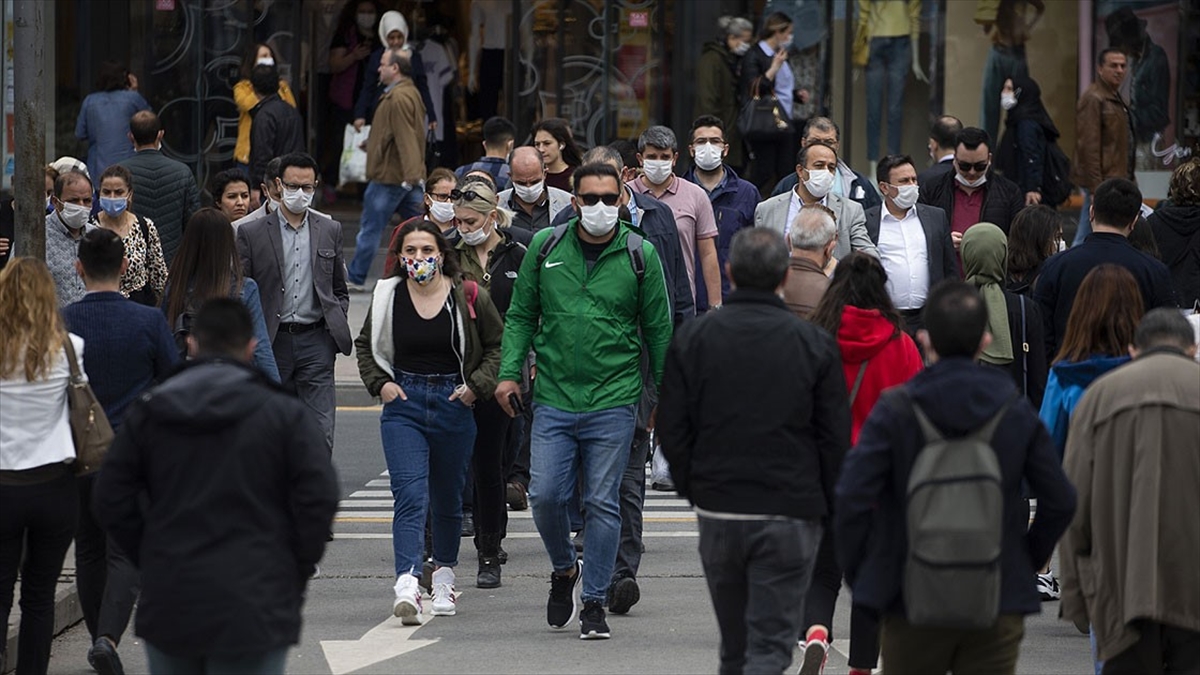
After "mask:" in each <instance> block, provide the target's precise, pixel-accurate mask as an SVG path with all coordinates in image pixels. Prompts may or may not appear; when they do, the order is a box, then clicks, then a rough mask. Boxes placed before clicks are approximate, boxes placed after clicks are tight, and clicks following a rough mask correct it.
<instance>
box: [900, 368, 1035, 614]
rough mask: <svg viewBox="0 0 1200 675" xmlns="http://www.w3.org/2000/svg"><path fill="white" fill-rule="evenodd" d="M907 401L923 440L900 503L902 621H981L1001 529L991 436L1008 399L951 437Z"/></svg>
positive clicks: (995, 578) (991, 589)
mask: <svg viewBox="0 0 1200 675" xmlns="http://www.w3.org/2000/svg"><path fill="white" fill-rule="evenodd" d="M901 391H904V390H901ZM909 401H910V403H911V405H912V409H913V412H914V413H915V414H916V417H917V423H918V424H919V425H920V427H921V433H922V434H923V435H924V437H925V447H923V448H922V449H921V451H920V453H919V454H918V455H917V458H916V461H915V462H914V463H913V468H912V472H911V473H910V474H909V478H908V492H907V499H906V502H905V503H906V504H907V506H906V525H907V532H908V558H907V559H906V560H905V563H904V606H905V608H906V610H907V614H908V617H907V618H908V621H909V622H910V623H912V624H914V625H917V626H938V627H946V628H988V627H990V626H992V625H993V624H994V623H995V622H996V617H997V616H998V615H999V608H1000V549H1001V540H1002V538H1003V534H1004V533H1003V529H1004V528H1003V523H1004V494H1003V490H1002V488H1001V484H1002V483H1001V476H1000V461H999V460H998V459H997V457H996V451H995V450H994V449H993V448H992V444H991V442H992V436H993V434H995V432H996V427H997V426H998V425H999V424H1000V420H1001V419H1003V417H1004V415H1005V413H1007V412H1008V409H1009V407H1010V406H1011V405H1012V400H1010V401H1008V402H1007V403H1005V404H1004V405H1003V406H1002V407H1001V408H1000V410H999V411H998V412H996V414H995V415H992V417H991V418H990V419H989V420H988V421H987V422H985V423H984V424H983V426H981V427H980V428H979V429H977V430H976V431H973V432H971V433H969V434H967V435H965V436H961V437H959V438H950V439H947V438H944V437H943V436H942V434H941V432H939V431H938V429H937V427H935V426H934V425H933V423H932V422H930V421H929V417H927V416H926V415H925V412H924V411H922V410H921V407H920V406H919V405H917V403H916V402H915V401H912V400H911V399H909Z"/></svg>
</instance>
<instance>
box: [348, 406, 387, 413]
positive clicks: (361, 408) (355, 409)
mask: <svg viewBox="0 0 1200 675" xmlns="http://www.w3.org/2000/svg"><path fill="white" fill-rule="evenodd" d="M381 410H383V406H381V405H339V406H338V407H337V411H338V412H379V411H381Z"/></svg>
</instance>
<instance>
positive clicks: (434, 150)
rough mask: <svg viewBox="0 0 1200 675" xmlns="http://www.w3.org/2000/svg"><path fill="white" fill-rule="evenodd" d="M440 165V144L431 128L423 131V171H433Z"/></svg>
mask: <svg viewBox="0 0 1200 675" xmlns="http://www.w3.org/2000/svg"><path fill="white" fill-rule="evenodd" d="M441 165H442V144H441V143H439V142H438V139H437V136H436V135H434V133H433V129H430V130H429V131H427V132H426V133H425V172H426V173H428V172H430V171H433V170H434V169H436V168H438V167H439V166H441Z"/></svg>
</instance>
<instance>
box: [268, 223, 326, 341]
mask: <svg viewBox="0 0 1200 675" xmlns="http://www.w3.org/2000/svg"><path fill="white" fill-rule="evenodd" d="M276 218H278V219H279V228H280V233H281V237H282V239H283V269H282V270H281V271H282V273H283V305H282V307H281V308H280V312H279V321H280V322H281V323H303V324H310V323H316V322H318V321H320V320H321V318H322V317H323V316H324V315H323V314H322V313H321V310H319V309H318V308H317V297H316V292H315V291H314V290H313V274H312V242H311V236H310V235H311V232H312V228H311V227H309V225H308V212H307V211H305V213H304V220H303V221H302V222H301V223H300V227H292V226H291V225H290V224H288V221H287V219H286V218H284V217H283V214H282V213H276Z"/></svg>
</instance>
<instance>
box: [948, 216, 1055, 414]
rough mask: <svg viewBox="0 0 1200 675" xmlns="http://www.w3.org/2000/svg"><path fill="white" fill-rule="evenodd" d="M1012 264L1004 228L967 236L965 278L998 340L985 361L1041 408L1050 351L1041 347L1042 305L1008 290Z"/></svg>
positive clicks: (979, 229) (978, 229)
mask: <svg viewBox="0 0 1200 675" xmlns="http://www.w3.org/2000/svg"><path fill="white" fill-rule="evenodd" d="M968 235H969V236H968ZM1007 260H1008V241H1007V239H1005V237H1004V230H1001V229H1000V228H999V227H996V226H995V225H993V224H991V223H979V224H978V225H975V226H973V227H970V228H968V229H967V231H966V232H965V233H964V234H963V240H962V262H963V274H964V275H965V276H966V280H967V283H970V284H974V285H975V286H976V287H977V288H979V293H980V295H982V296H983V302H984V304H985V305H987V313H988V326H987V330H988V332H989V333H991V335H992V343H991V344H990V345H988V346H987V348H986V349H984V350H983V354H982V355H981V356H980V359H979V360H980V361H981V362H982V363H983V364H984V365H989V366H995V367H997V368H1004V369H1006V370H1008V371H1009V373H1011V374H1012V378H1013V381H1014V382H1016V384H1017V388H1018V389H1020V390H1021V393H1023V394H1025V396H1026V397H1027V398H1028V399H1029V402H1030V404H1031V405H1033V407H1034V408H1038V407H1040V406H1041V405H1042V394H1043V393H1044V392H1045V391H1046V373H1047V365H1046V346H1045V345H1044V344H1039V342H1040V341H1041V340H1042V314H1041V312H1040V311H1039V309H1038V306H1037V303H1036V302H1034V301H1033V300H1031V299H1029V298H1026V297H1024V296H1022V295H1019V294H1017V293H1013V292H1011V291H1008V290H1006V289H1005V288H1004V282H1005V278H1006V276H1007Z"/></svg>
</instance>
